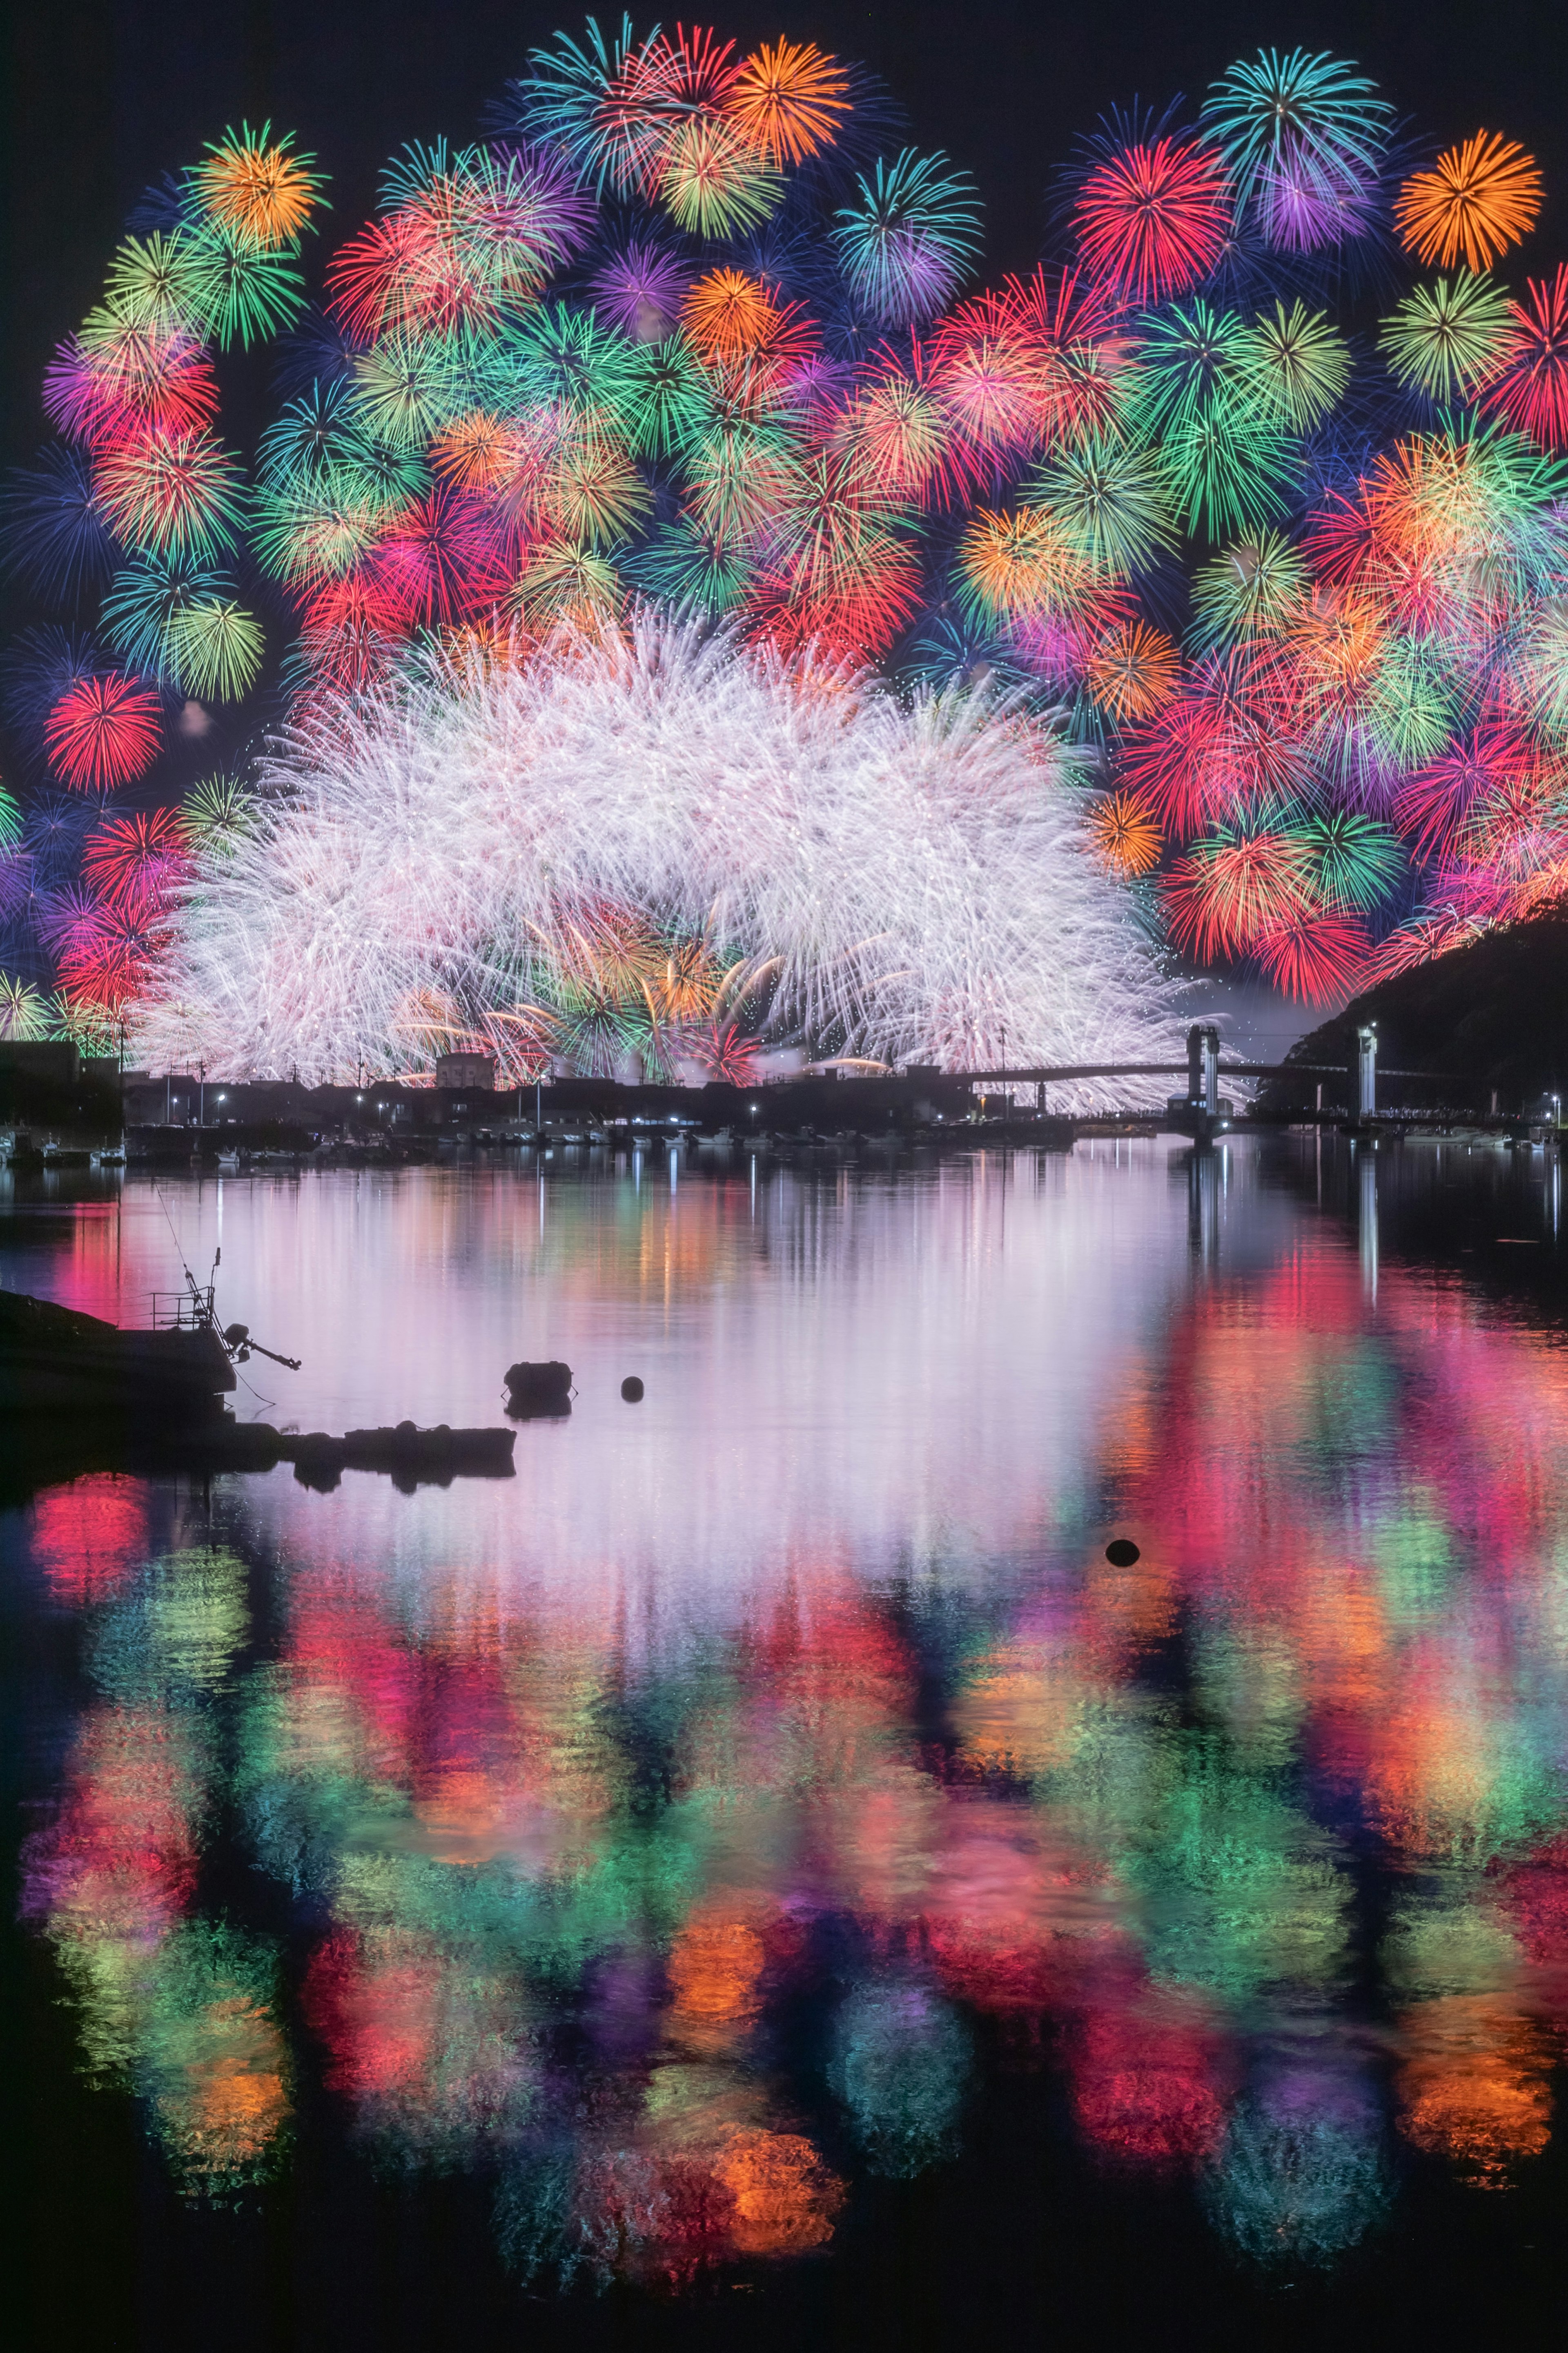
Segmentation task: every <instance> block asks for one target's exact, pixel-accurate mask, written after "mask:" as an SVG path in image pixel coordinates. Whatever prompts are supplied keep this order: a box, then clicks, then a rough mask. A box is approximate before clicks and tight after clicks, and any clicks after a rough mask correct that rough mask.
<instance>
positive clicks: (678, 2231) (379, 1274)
mask: <svg viewBox="0 0 1568 2353" xmlns="http://www.w3.org/2000/svg"><path fill="white" fill-rule="evenodd" d="M1561 1209H1562V1202H1561V1175H1560V1163H1559V1161H1558V1159H1557V1158H1556V1156H1555V1155H1553V1154H1549V1153H1546V1152H1542V1151H1540V1150H1537V1151H1535V1152H1533V1153H1531V1152H1530V1151H1504V1150H1503V1149H1501V1148H1498V1147H1493V1146H1489V1145H1477V1146H1474V1147H1468V1146H1466V1145H1463V1144H1455V1143H1449V1144H1440V1143H1436V1142H1419V1141H1414V1140H1413V1141H1410V1142H1407V1143H1405V1144H1403V1145H1394V1144H1390V1145H1384V1147H1383V1148H1381V1149H1378V1150H1373V1149H1372V1148H1370V1147H1369V1146H1366V1145H1354V1144H1352V1143H1350V1142H1347V1141H1346V1140H1344V1139H1342V1138H1340V1137H1337V1136H1334V1135H1331V1134H1330V1135H1325V1136H1319V1135H1316V1134H1309V1133H1292V1134H1280V1135H1277V1136H1274V1137H1272V1138H1269V1137H1267V1136H1259V1137H1243V1138H1238V1139H1235V1140H1227V1141H1226V1142H1225V1143H1224V1144H1222V1145H1219V1146H1217V1147H1215V1148H1214V1149H1212V1150H1204V1149H1196V1148H1194V1147H1193V1146H1191V1145H1185V1144H1182V1143H1179V1142H1177V1141H1176V1140H1174V1139H1164V1140H1161V1141H1159V1142H1153V1141H1148V1140H1139V1141H1123V1142H1120V1143H1119V1142H1116V1141H1113V1140H1110V1139H1105V1140H1100V1141H1096V1142H1093V1143H1087V1142H1086V1143H1080V1144H1079V1145H1078V1146H1077V1147H1076V1149H1074V1150H1073V1151H1072V1152H1070V1153H1045V1152H1036V1151H1031V1150H1018V1151H1016V1152H1012V1153H1006V1154H998V1153H995V1152H981V1151H976V1152H973V1153H970V1154H964V1153H955V1154H949V1155H946V1156H944V1157H942V1158H941V1159H937V1158H935V1157H933V1158H931V1160H930V1162H929V1164H927V1163H923V1162H921V1161H920V1160H918V1159H915V1158H905V1159H903V1160H901V1161H900V1160H891V1161H888V1162H884V1163H880V1164H878V1165H875V1166H868V1165H865V1164H853V1163H844V1164H833V1165H811V1164H809V1163H804V1162H803V1163H801V1164H798V1165H793V1166H781V1165H777V1164H773V1163H770V1162H768V1161H767V1160H765V1159H763V1160H758V1161H752V1160H748V1159H743V1158H741V1157H739V1156H737V1158H736V1159H735V1160H734V1161H733V1163H729V1162H723V1161H720V1160H717V1159H712V1158H710V1159H709V1160H707V1161H703V1160H701V1159H700V1158H695V1157H694V1158H679V1157H675V1156H671V1155H666V1154H664V1153H662V1152H659V1153H656V1154H653V1155H647V1156H633V1157H621V1158H618V1159H616V1158H611V1157H609V1156H607V1155H605V1154H604V1153H602V1152H590V1151H587V1150H584V1151H576V1152H565V1151H563V1152H557V1153H555V1154H553V1155H551V1156H549V1157H547V1158H546V1157H541V1158H539V1159H537V1160H536V1159H535V1158H534V1157H533V1156H532V1155H529V1154H527V1153H518V1152H510V1153H504V1152H500V1151H497V1152H496V1153H494V1154H493V1155H488V1156H487V1155H483V1154H479V1155H472V1156H470V1157H468V1158H466V1159H464V1160H462V1161H460V1162H458V1163H457V1164H455V1165H453V1166H442V1167H433V1168H411V1169H407V1170H404V1171H388V1172H374V1171H369V1170H358V1171H354V1170H336V1171H322V1172H307V1173H304V1174H302V1175H291V1174H288V1173H285V1172H282V1171H278V1170H268V1171H267V1172H266V1173H265V1174H258V1175H256V1176H224V1177H218V1178H216V1179H215V1178H213V1177H211V1176H207V1177H205V1178H203V1179H199V1180H198V1179H197V1178H196V1177H195V1176H192V1177H189V1178H185V1177H165V1176H159V1178H158V1179H157V1181H156V1183H154V1182H153V1180H152V1179H151V1178H150V1177H147V1176H143V1175H142V1174H141V1173H140V1172H138V1171H137V1170H135V1169H132V1170H131V1171H130V1172H129V1173H128V1174H126V1175H124V1176H116V1175H113V1174H110V1173H109V1172H105V1173H104V1174H103V1175H102V1176H98V1175H90V1176H89V1174H88V1173H87V1172H85V1171H84V1172H80V1173H79V1174H77V1173H72V1172H61V1173H59V1174H58V1175H45V1176H27V1177H24V1176H16V1177H15V1178H11V1177H7V1176H0V1280H3V1282H5V1285H6V1286H7V1287H8V1288H11V1289H14V1290H18V1291H26V1292H30V1293H36V1294H38V1295H40V1296H43V1297H47V1298H49V1299H53V1300H56V1301H58V1302H60V1303H64V1304H66V1305H68V1306H71V1307H76V1308H81V1309H85V1310H87V1311H89V1312H90V1313H91V1314H97V1315H101V1316H106V1317H110V1318H112V1319H114V1320H116V1321H120V1322H123V1323H126V1324H136V1323H141V1322H144V1321H145V1320H147V1315H148V1310H149V1303H150V1300H151V1295H152V1293H153V1292H154V1291H158V1292H165V1291H168V1290H171V1289H174V1288H177V1287H178V1286H179V1285H180V1283H181V1281H182V1277H183V1270H184V1269H185V1268H189V1269H190V1270H191V1271H193V1272H194V1273H195V1276H196V1278H197V1280H198V1281H199V1282H205V1281H206V1279H207V1274H208V1270H209V1268H210V1267H211V1265H212V1263H213V1261H214V1259H215V1256H216V1254H217V1253H218V1252H219V1251H220V1250H221V1260H220V1261H219V1263H218V1265H217V1268H216V1285H217V1305H218V1311H219V1315H220V1319H221V1320H222V1321H224V1322H228V1321H230V1320H232V1319H238V1320H241V1321H243V1322H245V1323H246V1324H249V1325H250V1327H251V1328H252V1330H253V1331H254V1332H255V1333H256V1335H258V1338H259V1339H260V1340H262V1341H264V1342H265V1343H266V1344H267V1345H268V1347H271V1348H275V1349H277V1350H279V1351H280V1352H281V1353H283V1354H285V1355H288V1356H298V1357H299V1358H300V1359H301V1360H302V1362H301V1367H300V1370H299V1371H298V1372H291V1371H289V1370H286V1369H283V1368H281V1367H279V1366H276V1365H274V1364H272V1363H269V1362H268V1361H266V1360H265V1359H262V1358H259V1357H253V1358H252V1359H251V1361H250V1362H249V1363H248V1364H247V1365H245V1366H243V1367H241V1368H240V1370H241V1385H240V1387H239V1388H238V1390H237V1394H236V1397H235V1399H234V1406H235V1410H236V1412H237V1416H238V1417H239V1418H240V1419H260V1420H265V1421H270V1422H273V1423H275V1424H277V1425H279V1426H280V1427H291V1428H297V1429H299V1430H328V1431H342V1430H346V1429H350V1428H353V1427H360V1426H365V1425H372V1424H377V1423H387V1422H395V1421H398V1420H400V1419H404V1418H405V1417H410V1418H412V1419H414V1420H415V1421H416V1422H418V1423H421V1424H431V1423H436V1422H441V1421H445V1422H448V1423H451V1424H453V1425H454V1426H457V1425H466V1424H483V1423H494V1422H497V1421H500V1419H502V1418H503V1411H504V1391H503V1388H502V1375H503V1373H504V1371H505V1369H506V1367H507V1366H509V1365H510V1364H512V1363H513V1362H515V1361H516V1360H518V1359H519V1358H525V1359H535V1360H539V1359H546V1358H559V1359H563V1360H564V1361H565V1362H566V1363H568V1364H569V1365H570V1366H572V1368H573V1374H574V1395H573V1397H572V1399H571V1409H570V1412H569V1413H567V1414H564V1415H553V1416H552V1415H546V1416H542V1417H540V1418H536V1419H528V1420H524V1421H521V1422H520V1423H519V1424H518V1425H517V1440H516V1447H515V1454H514V1469H513V1475H512V1476H511V1477H510V1478H504V1479H502V1478H498V1479H456V1480H453V1481H452V1482H450V1483H449V1484H447V1485H446V1486H441V1485H438V1484H425V1485H420V1486H418V1487H417V1488H416V1490H415V1491H414V1492H412V1493H404V1492H400V1490H399V1488H398V1486H397V1485H395V1483H394V1482H392V1481H391V1480H390V1479H388V1478H385V1477H383V1476H378V1475H374V1474H371V1473H365V1472H354V1471H347V1472H343V1473H342V1476H341V1478H340V1479H339V1480H338V1482H337V1483H336V1484H335V1485H334V1484H330V1483H329V1484H327V1485H326V1486H325V1489H324V1491H323V1489H322V1488H321V1487H320V1486H311V1485H308V1484H306V1483H304V1482H302V1481H301V1480H300V1479H299V1478H297V1477H296V1476H295V1475H294V1473H293V1472H291V1471H290V1469H289V1467H288V1466H287V1465H283V1466H280V1467H279V1469H277V1470H276V1471H273V1472H268V1473H266V1474H250V1475H238V1474H234V1475H222V1476H215V1477H213V1478H211V1479H208V1480H205V1481H204V1480H202V1479H200V1478H196V1477H193V1476H189V1475H181V1476H172V1475H171V1476H168V1477H163V1478H150V1479H137V1478H132V1477H130V1476H127V1475H123V1474H121V1473H118V1472H112V1471H108V1470H93V1471H90V1472H86V1473H84V1474H83V1475H82V1476H80V1477H79V1478H77V1479H75V1480H73V1481H70V1482H65V1483H58V1484H54V1485H39V1484H38V1483H37V1479H36V1477H35V1476H34V1474H33V1472H32V1471H31V1469H30V1466H29V1459H28V1455H29V1449H28V1441H27V1439H26V1433H25V1430H23V1428H22V1427H21V1425H20V1424H15V1425H13V1427H12V1428H11V1429H10V1430H8V1431H7V1432H6V1433H5V1440H4V1461H3V1462H0V1504H3V1505H4V1508H3V1509H0V1591H3V1594H4V1606H5V1635H4V1698H3V1705H4V1716H5V1721H4V1741H3V1750H4V1757H5V1788H4V1790H3V1792H0V1798H3V1803H4V1810H5V1811H4V1821H5V1838H4V1852H5V1856H6V1859H7V1868H8V1873H9V1878H8V1886H7V1903H6V1911H5V1920H4V1922H3V1923H0V1933H3V1935H4V1938H5V1944H4V1950H5V2017H6V2021H7V2028H8V2032H9V2035H10V2037H11V2045H12V2047H11V2051H10V2053H9V2056H8V2063H7V2066H6V2070H5V2080H6V2084H7V2096H8V2099H9V2102H10V2105H11V2108H12V2112H13V2114H12V2122H11V2126H10V2131H9V2133H8V2136H7V2140H8V2147H9V2150H10V2154H11V2157H12V2161H13V2173H12V2181H11V2187H10V2190H9V2193H8V2196H7V2199H6V2200H5V2215H6V2232H7V2238H8V2241H9V2242H10V2243H9V2248H8V2253H7V2259H6V2278H7V2282H8V2290H7V2293H8V2296H9V2298H10V2299H11V2301H12V2306H13V2309H14V2310H16V2309H20V2310H26V2311H27V2312H29V2313H30V2314H32V2315H33V2316H35V2317H34V2318H33V2320H32V2321H31V2322H30V2324H29V2325H30V2327H32V2329H33V2330H34V2332H35V2333H34V2334H33V2335H32V2336H30V2337H28V2339H27V2341H28V2342H30V2343H31V2342H36V2343H37V2344H40V2345H42V2344H46V2343H47V2344H48V2345H50V2346H51V2347H64V2346H70V2345H75V2344H78V2343H81V2344H84V2345H85V2344H89V2343H90V2344H92V2345H94V2346H110V2345H112V2346H127V2347H132V2346H134V2347H138V2348H141V2347H147V2348H159V2353H165V2348H184V2347H186V2346H189V2347H192V2348H196V2347H202V2348H205V2347H208V2346H211V2345H213V2344H215V2343H220V2342H221V2343H222V2344H223V2345H224V2346H225V2347H226V2348H251V2347H255V2348H263V2347H265V2348H272V2347H290V2348H296V2347H298V2348H331V2349H332V2353H339V2348H358V2347H361V2346H363V2347H373V2346H374V2347H376V2348H401V2347H404V2346H409V2347H413V2346H425V2345H430V2346H437V2345H447V2344H458V2343H463V2344H465V2345H468V2346H469V2347H475V2348H488V2347H489V2346H491V2345H494V2346H498V2347H499V2346H502V2345H505V2346H508V2347H510V2346H513V2345H516V2344H521V2343H523V2342H525V2341H532V2342H535V2343H542V2344H545V2345H550V2346H553V2345H556V2344H562V2345H567V2344H570V2345H574V2346H596V2345H599V2344H604V2345H605V2346H612V2345H613V2346H616V2347H621V2346H638V2347H640V2346H642V2345H644V2344H648V2345H652V2344H658V2345H664V2344H669V2345H676V2344H681V2345H688V2344H698V2345H702V2346H709V2345H712V2346H729V2345H739V2344H742V2343H744V2344H747V2345H750V2344H753V2343H766V2344H772V2343H775V2342H776V2343H778V2344H779V2345H781V2346H782V2345H785V2344H789V2345H798V2344H800V2343H802V2342H803V2341H804V2342H806V2343H810V2342H812V2341H813V2340H815V2341H816V2342H817V2343H821V2344H831V2345H834V2346H838V2345H843V2346H846V2347H848V2346H851V2345H853V2346H857V2347H864V2346H867V2345H869V2344H872V2343H876V2344H878V2345H897V2346H901V2345H910V2346H914V2345H923V2344H927V2343H931V2344H933V2345H934V2344H938V2343H941V2344H942V2345H948V2344H951V2343H952V2342H954V2341H959V2339H960V2338H961V2337H968V2336H973V2334H975V2333H976V2332H977V2331H984V2334H985V2336H986V2337H988V2338H989V2339H990V2340H991V2341H992V2342H993V2343H1000V2344H1002V2345H1005V2346H1011V2345H1034V2344H1037V2343H1045V2342H1047V2341H1056V2342H1060V2343H1064V2344H1081V2343H1090V2342H1094V2341H1096V2340H1097V2339H1100V2340H1103V2341H1113V2340H1114V2341H1120V2337H1121V2334H1123V2333H1128V2334H1131V2333H1133V2332H1147V2333H1151V2334H1152V2333H1153V2332H1156V2331H1157V2332H1158V2333H1159V2336H1160V2337H1161V2338H1162V2339H1163V2341H1166V2342H1177V2343H1186V2342H1192V2343H1194V2344H1196V2343H1203V2344H1205V2345H1214V2344H1221V2343H1231V2342H1235V2343H1237V2345H1239V2344H1242V2343H1244V2342H1245V2343H1247V2344H1255V2343H1256V2342H1258V2335H1259V2331H1260V2330H1262V2331H1267V2332H1268V2335H1269V2337H1271V2338H1272V2339H1274V2340H1275V2341H1280V2340H1285V2341H1290V2342H1295V2341H1300V2342H1301V2343H1303V2344H1308V2343H1321V2342H1323V2341H1325V2339H1326V2337H1328V2335H1329V2333H1330V2332H1331V2331H1343V2330H1345V2329H1366V2330H1370V2329H1373V2328H1376V2329H1378V2330H1379V2331H1380V2332H1381V2333H1383V2334H1384V2335H1386V2336H1388V2337H1394V2335H1395V2334H1396V2333H1404V2332H1405V2330H1408V2329H1414V2328H1416V2327H1422V2328H1433V2329H1436V2328H1438V2327H1454V2326H1455V2325H1457V2324H1459V2323H1463V2325H1465V2326H1467V2327H1472V2328H1474V2329H1477V2330H1481V2331H1487V2330H1493V2331H1496V2330H1500V2329H1501V2328H1502V2327H1510V2328H1511V2327H1516V2326H1518V2325H1520V2324H1521V2323H1525V2324H1528V2325H1540V2324H1543V2323H1550V2322H1551V2321H1552V2320H1553V2319H1555V2318H1557V2317H1559V2316H1561V2315H1562V2314H1563V2312H1564V2310H1565V2309H1568V2232H1565V2231H1564V2229H1563V2213H1564V2211H1565V2208H1568V2118H1565V2116H1564V2111H1563V2090H1564V2081H1563V2050H1564V2035H1565V2034H1568V1345H1565V1338H1564V1334H1565V1329H1568V1323H1565V1316H1564V1307H1565V1303H1568V1288H1565V1285H1564V1255H1563V1245H1562V1237H1561V1230H1560V1229H1561ZM628 1377H636V1378H637V1380H640V1382H641V1383H642V1385H643V1393H642V1395H641V1397H640V1398H639V1399H637V1401H633V1402H628V1401H627V1400H626V1399H625V1398H623V1395H622V1384H623V1382H624V1381H626V1380H627V1379H628ZM405 1483H406V1482H405Z"/></svg>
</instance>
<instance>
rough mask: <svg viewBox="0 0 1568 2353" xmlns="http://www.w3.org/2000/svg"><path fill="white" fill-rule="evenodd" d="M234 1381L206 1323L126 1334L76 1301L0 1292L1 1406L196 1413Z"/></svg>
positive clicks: (218, 1339) (212, 1406) (148, 1414)
mask: <svg viewBox="0 0 1568 2353" xmlns="http://www.w3.org/2000/svg"><path fill="white" fill-rule="evenodd" d="M234 1387H235V1377H234V1368H233V1366H231V1364H230V1363H229V1355H228V1350H227V1348H226V1346H225V1345H224V1341H223V1338H222V1336H221V1335H220V1334H219V1333H217V1332H216V1331H215V1330H213V1329H212V1328H211V1327H210V1326H205V1325H196V1326H194V1327H193V1326H191V1325H186V1326H185V1327H184V1328H183V1329H181V1328H177V1327H176V1328H173V1329H163V1330H154V1331H150V1332H147V1331H142V1332H138V1331H130V1332H127V1331H123V1330H121V1326H120V1325H119V1324H106V1323H104V1322H102V1321H101V1320H100V1317H98V1316H96V1315H84V1314H80V1313H79V1310H78V1309H76V1308H74V1307H57V1306H56V1305H55V1304H54V1303H53V1302H52V1301H50V1300H47V1299H33V1298H29V1297H28V1296H27V1294H26V1293H24V1292H16V1291H0V1409H3V1410H5V1411H6V1412H10V1413H58V1412H60V1411H61V1410H70V1411H83V1412H89V1413H91V1412H95V1411H96V1412H113V1413H121V1414H128V1415H132V1416H135V1417H139V1418H142V1419H150V1418H154V1417H164V1418H166V1417H168V1416H170V1415H174V1414H183V1415H195V1414H202V1413H210V1412H213V1411H215V1410H216V1401H217V1399H218V1398H219V1397H220V1396H221V1395H222V1394H223V1393H224V1392H226V1390H229V1389H232V1388H234Z"/></svg>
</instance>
